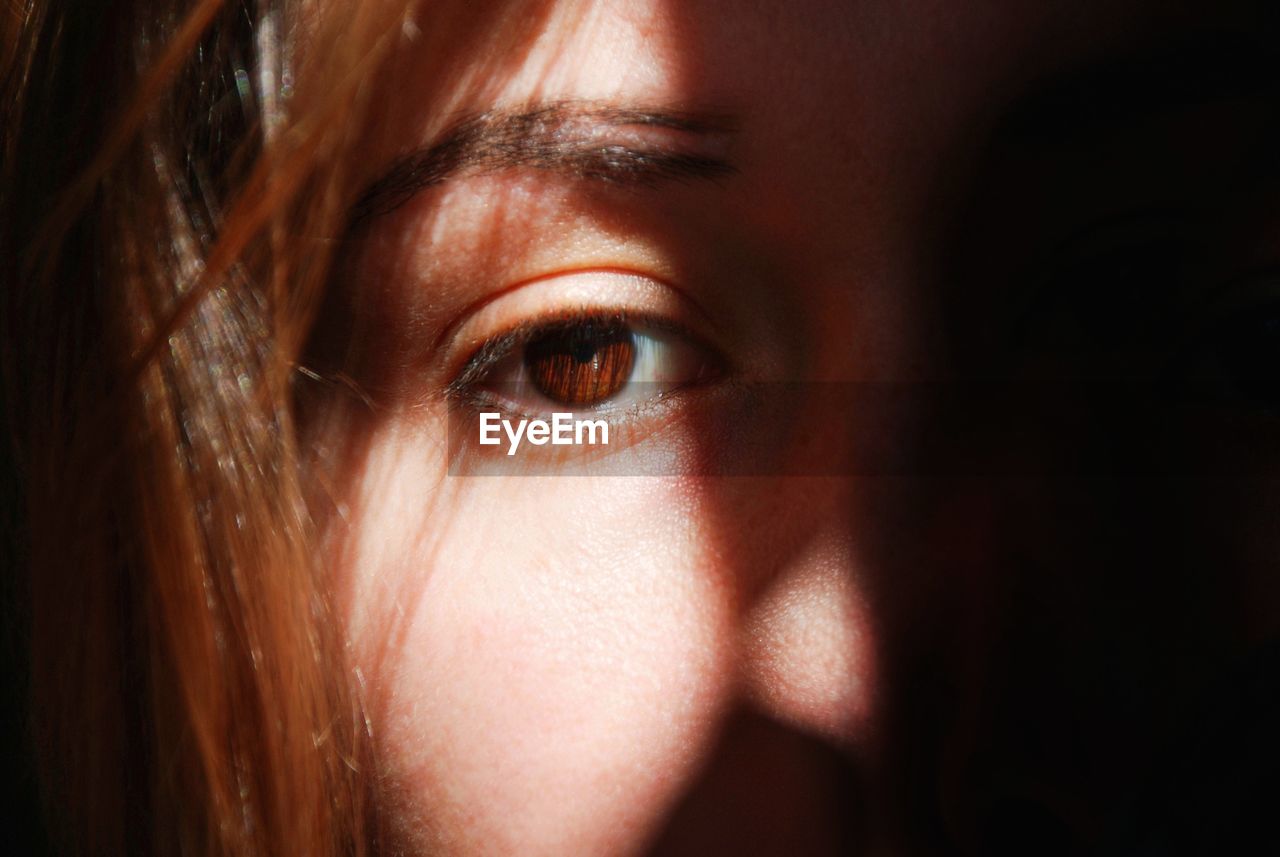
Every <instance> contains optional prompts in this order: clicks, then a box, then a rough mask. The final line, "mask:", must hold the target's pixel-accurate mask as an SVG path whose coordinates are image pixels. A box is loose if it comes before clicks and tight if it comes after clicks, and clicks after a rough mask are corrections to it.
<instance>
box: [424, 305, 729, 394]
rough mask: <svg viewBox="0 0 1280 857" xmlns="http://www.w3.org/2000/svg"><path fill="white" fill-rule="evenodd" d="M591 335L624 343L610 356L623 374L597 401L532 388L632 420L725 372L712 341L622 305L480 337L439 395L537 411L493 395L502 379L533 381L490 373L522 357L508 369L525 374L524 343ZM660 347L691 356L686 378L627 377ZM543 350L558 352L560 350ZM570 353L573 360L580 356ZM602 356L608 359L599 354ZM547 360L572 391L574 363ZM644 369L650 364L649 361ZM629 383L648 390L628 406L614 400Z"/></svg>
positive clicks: (537, 320)
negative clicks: (618, 362)
mask: <svg viewBox="0 0 1280 857" xmlns="http://www.w3.org/2000/svg"><path fill="white" fill-rule="evenodd" d="M593 334H594V335H595V336H597V337H600V336H605V337H606V338H612V339H613V340H614V344H619V345H621V344H622V343H623V342H624V341H625V343H626V345H625V347H624V348H623V349H622V350H623V351H624V352H626V355H625V357H616V356H615V357H614V358H613V359H615V362H616V360H625V366H623V367H622V368H621V374H623V375H625V377H621V379H620V381H621V383H620V385H619V386H618V387H617V389H615V390H613V391H612V392H610V393H609V394H608V395H606V396H601V397H600V399H599V400H598V401H591V402H578V403H574V402H569V401H563V400H557V399H554V398H552V397H550V396H548V395H546V393H545V390H540V391H539V392H541V393H542V395H543V397H544V398H545V399H546V400H547V403H548V404H550V405H554V406H555V407H556V409H557V410H574V411H593V412H602V411H607V412H609V413H612V414H615V415H617V416H619V417H621V418H622V419H627V418H634V417H636V416H638V414H639V412H641V411H643V410H645V409H646V405H651V404H653V403H654V401H653V400H659V399H665V398H666V397H667V396H668V395H669V394H672V393H676V392H680V391H683V390H686V389H688V388H690V387H696V386H701V385H704V384H709V383H711V382H713V381H715V380H718V379H719V378H720V377H722V376H723V374H724V372H725V361H724V360H723V358H722V357H721V356H720V355H719V353H718V352H717V351H716V350H715V349H714V348H713V347H711V346H710V345H709V344H707V343H706V342H704V341H703V340H702V339H701V338H700V337H698V336H696V335H695V334H693V333H692V332H691V331H689V330H687V329H685V328H683V327H682V326H680V325H678V324H674V323H672V322H671V321H670V320H668V319H666V318H662V317H658V316H654V315H649V314H636V313H631V312H628V311H626V310H607V309H593V308H581V309H576V310H572V311H568V312H560V313H553V314H550V315H547V316H542V317H539V318H533V319H529V320H526V321H523V322H520V323H519V324H517V325H515V326H514V327H512V328H510V329H508V330H506V331H504V332H502V333H499V334H497V335H495V336H492V337H490V338H489V339H487V340H485V341H484V342H483V343H482V344H481V345H480V346H479V347H478V348H477V349H476V350H475V351H474V352H473V353H472V355H471V356H470V357H469V358H468V359H467V361H466V362H465V364H464V365H463V367H462V369H461V370H460V371H459V372H458V375H457V378H456V379H455V380H454V381H453V382H451V383H450V384H449V386H448V388H447V390H446V395H447V396H448V398H449V399H450V400H451V401H453V402H458V403H462V404H465V405H468V406H470V407H471V408H472V409H473V410H481V409H484V410H493V409H495V408H496V409H498V410H501V411H504V412H505V413H506V414H507V415H508V416H513V417H537V416H545V414H541V413H526V412H524V411H523V410H522V407H521V405H520V404H519V403H518V402H515V401H512V398H511V397H504V396H502V394H501V393H502V390H501V389H500V388H501V386H502V385H503V384H504V383H505V384H508V385H513V386H512V388H513V389H515V388H516V387H518V385H520V384H531V385H533V386H534V387H535V388H536V387H537V386H538V385H537V383H536V381H535V380H529V379H522V380H521V381H520V382H511V381H507V382H503V381H502V380H501V379H495V378H494V375H495V374H496V373H499V372H501V371H502V367H503V365H504V364H506V363H509V362H511V361H513V360H516V359H519V360H521V361H522V362H521V364H520V365H519V367H513V368H517V369H519V370H522V371H523V373H524V374H529V366H528V361H529V352H528V349H529V347H530V346H531V345H535V344H537V343H538V342H539V341H543V342H545V341H547V340H549V339H554V338H555V337H557V336H559V337H561V338H562V339H569V340H572V338H573V337H575V336H576V337H578V339H579V341H580V342H581V341H582V337H584V336H585V337H586V338H587V340H588V341H597V340H595V339H592V338H591V337H592V335H593ZM601 341H603V340H601ZM663 347H667V348H687V349H688V352H689V354H690V355H693V358H694V360H696V366H697V368H696V370H695V371H693V372H691V373H689V375H690V377H688V378H682V379H680V380H676V381H669V382H638V381H635V380H633V378H634V376H635V375H636V374H637V372H638V371H639V367H641V366H642V365H648V364H655V363H656V362H658V363H660V360H657V359H656V358H655V357H654V352H655V351H657V350H659V349H661V348H663ZM551 350H552V351H564V350H565V349H564V348H560V349H551ZM600 350H601V349H599V348H596V349H592V352H591V353H592V359H593V363H592V366H593V368H598V367H599V365H600V363H599V361H598V360H596V357H597V356H598V355H599V352H600ZM576 359H578V360H580V361H581V358H576ZM608 359H610V358H606V360H608ZM551 360H552V363H551V368H550V370H549V371H551V372H557V371H559V372H561V373H563V372H565V371H568V372H569V373H571V377H570V379H568V380H566V379H565V378H564V377H563V375H561V376H560V377H559V378H558V380H559V381H562V382H564V383H565V384H567V385H568V386H567V387H564V388H563V389H569V390H577V389H578V388H575V387H574V386H573V385H574V383H575V382H574V381H573V378H572V373H573V371H574V368H575V366H574V365H573V364H572V363H571V365H570V368H568V369H566V368H565V365H564V364H565V360H564V359H563V358H560V359H559V360H557V358H556V357H554V356H553V357H552V358H551ZM582 365H586V361H582ZM649 368H653V366H652V365H650V367H649ZM612 369H613V370H618V369H619V367H618V366H613V367H612ZM606 371H608V369H606ZM614 380H618V379H617V378H615V379H614ZM636 383H652V384H653V385H654V387H655V392H654V394H653V395H652V396H650V397H649V400H646V401H642V402H639V403H637V404H636V405H634V406H632V407H620V406H619V404H618V402H617V401H616V400H617V399H618V398H619V397H620V396H621V395H622V393H623V391H624V390H625V389H627V388H628V387H630V386H632V385H634V384H636ZM664 385H665V386H664ZM495 388H498V389H495ZM595 391H596V390H595V389H593V390H592V392H595ZM579 392H580V390H579ZM504 398H505V400H504Z"/></svg>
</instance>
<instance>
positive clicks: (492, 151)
mask: <svg viewBox="0 0 1280 857" xmlns="http://www.w3.org/2000/svg"><path fill="white" fill-rule="evenodd" d="M644 128H650V129H659V130H662V131H665V132H673V133H670V134H668V135H667V138H668V139H672V138H674V140H679V139H680V138H686V139H688V140H689V141H690V142H692V141H694V140H698V141H700V142H702V143H703V150H702V151H699V150H698V149H697V148H696V147H693V146H685V147H682V146H681V145H679V143H674V142H673V143H660V142H656V141H655V142H647V141H646V142H643V143H641V142H638V141H637V140H636V138H637V137H638V136H641V135H637V134H635V133H634V130H635V129H644ZM628 129H632V133H631V134H629V135H625V136H628V137H630V138H631V139H628V140H626V142H622V141H621V140H620V137H621V136H623V133H622V132H626V131H627V130H628ZM734 129H735V125H734V123H733V122H732V121H731V120H730V119H729V118H728V117H726V116H723V115H717V114H693V113H687V112H682V111H670V110H654V109H645V108H630V107H618V106H611V105H604V104H597V103H592V102H581V101H557V102H551V103H546V104H540V105H534V106H531V107H528V108H524V109H517V110H491V111H488V112H484V113H478V114H471V115H467V116H464V117H463V118H461V119H459V120H458V121H456V122H454V123H453V124H452V125H450V126H449V128H448V129H447V130H446V131H445V132H444V133H443V134H442V135H441V136H440V137H439V138H438V139H436V140H435V141H433V142H432V143H430V144H428V145H427V146H424V147H423V148H421V149H417V150H415V151H413V152H411V153H409V154H408V155H405V156H403V157H401V158H399V159H398V160H396V161H395V162H394V163H393V164H392V165H391V167H390V168H389V169H388V170H387V171H386V172H385V173H384V174H383V175H382V176H381V177H380V178H378V179H377V180H376V181H374V182H373V183H372V184H370V185H369V186H368V187H367V188H366V189H365V190H364V192H363V193H362V194H361V195H360V197H359V199H358V201H357V202H356V204H355V205H354V206H353V207H352V209H351V214H350V219H349V223H350V224H351V225H352V226H355V225H357V224H359V223H361V222H363V221H366V220H369V219H370V218H374V217H378V216H380V215H383V214H388V213H390V212H391V211H394V210H395V209H397V208H399V207H400V206H402V205H404V204H405V203H406V202H408V201H409V200H410V199H411V198H412V197H413V196H414V195H416V194H417V193H419V192H420V191H423V190H425V189H427V188H430V187H434V186H436V185H439V184H442V183H443V182H445V181H447V180H448V179H450V178H453V177H456V176H458V175H460V174H468V175H485V174H490V173H494V172H499V171H502V170H509V169H520V168H524V169H536V170H546V171H549V172H554V173H558V174H561V175H565V176H568V177H571V178H576V179H586V180H592V181H598V182H604V183H607V184H614V185H623V186H632V187H653V186H655V185H657V184H660V183H662V182H666V181H684V180H695V179H706V180H716V179H720V178H723V177H725V176H728V175H732V174H733V173H735V172H736V169H735V168H734V167H733V165H732V164H730V163H729V162H728V161H727V160H725V159H724V158H723V157H720V156H719V155H716V154H711V153H709V152H708V151H707V149H708V148H715V149H718V148H720V147H719V146H710V147H708V146H707V145H706V144H707V143H715V142H717V141H721V140H723V139H724V138H726V137H728V136H729V135H731V134H732V133H733V131H734Z"/></svg>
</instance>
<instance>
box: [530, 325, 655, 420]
mask: <svg viewBox="0 0 1280 857" xmlns="http://www.w3.org/2000/svg"><path fill="white" fill-rule="evenodd" d="M635 358H636V343H635V337H634V336H633V334H632V332H631V330H630V329H629V328H628V327H627V326H625V325H624V324H623V323H622V322H621V321H620V320H603V321H584V322H580V323H569V324H561V325H553V326H550V327H548V328H544V329H543V330H541V331H539V332H538V333H536V334H535V335H534V336H533V337H532V338H531V339H530V340H529V342H527V343H526V344H525V347H524V366H525V369H526V371H527V372H528V376H529V380H530V381H531V382H532V383H533V386H534V387H535V388H536V389H537V390H538V392H539V393H541V394H542V395H544V396H546V397H547V398H548V399H550V400H551V401H553V402H555V403H556V404H562V405H577V406H590V405H598V404H600V403H601V402H604V401H606V400H608V399H611V398H613V397H614V396H616V395H617V394H618V393H619V391H621V390H622V388H623V386H624V385H625V384H626V383H627V381H628V380H629V378H630V377H631V372H632V369H633V367H634V366H635Z"/></svg>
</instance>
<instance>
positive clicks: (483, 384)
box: [447, 272, 727, 446]
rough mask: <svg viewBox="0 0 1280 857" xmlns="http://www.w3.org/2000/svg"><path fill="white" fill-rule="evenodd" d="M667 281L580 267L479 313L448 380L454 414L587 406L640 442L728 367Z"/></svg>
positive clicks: (571, 410)
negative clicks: (667, 289)
mask: <svg viewBox="0 0 1280 857" xmlns="http://www.w3.org/2000/svg"><path fill="white" fill-rule="evenodd" d="M664 290H665V287H664V286H661V285H659V284H655V283H652V282H646V281H645V280H644V278H641V277H638V276H635V275H622V274H616V273H613V272H575V273H573V274H570V275H566V276H563V277H557V278H553V279H552V281H550V282H540V283H538V284H537V285H536V287H535V288H534V289H533V290H532V291H533V292H534V294H532V295H526V296H521V297H519V298H514V299H511V300H509V301H506V302H504V303H506V305H505V306H502V305H499V306H495V307H494V308H493V309H492V310H491V311H487V312H483V313H479V314H478V315H479V316H481V317H479V318H477V319H474V320H473V321H472V322H471V323H469V324H468V327H470V328H471V330H470V333H469V336H468V337H467V339H468V341H469V342H470V343H471V348H470V353H469V355H468V356H467V357H466V358H465V359H464V360H463V362H462V365H461V368H460V369H459V370H458V371H457V372H456V374H455V377H454V379H453V380H452V381H451V382H450V383H449V386H448V390H447V394H448V398H449V401H450V406H451V410H452V411H453V412H454V415H455V417H456V416H459V415H462V416H465V417H467V420H466V422H467V423H468V424H469V423H470V422H471V421H472V419H473V418H474V417H475V416H476V415H478V414H481V413H486V412H491V413H497V414H500V415H501V416H502V417H503V418H504V419H508V420H537V419H542V420H550V419H552V417H553V416H554V415H555V414H569V415H572V416H573V417H586V416H590V417H591V418H593V419H605V420H607V421H608V422H609V423H610V425H611V426H612V427H613V429H614V432H615V435H614V436H615V438H616V440H615V441H614V442H613V445H615V446H623V445H627V444H629V443H634V442H636V441H637V440H638V439H639V438H641V437H643V436H644V434H645V432H644V429H646V428H648V427H652V426H654V425H656V424H658V423H662V422H663V421H664V420H665V419H666V418H669V417H671V416H672V415H673V412H674V411H676V410H678V409H679V408H680V407H681V406H682V404H683V403H684V401H685V398H686V397H687V396H688V395H689V394H691V393H692V392H693V391H696V390H699V389H703V388H706V387H708V386H712V385H714V384H716V383H717V382H719V381H720V380H722V379H723V378H724V377H725V374H726V371H727V362H726V360H725V359H724V358H723V356H722V352H721V351H720V350H719V349H718V348H717V347H716V346H714V345H712V344H711V343H710V342H709V341H708V339H707V338H706V337H704V336H703V335H701V334H700V333H698V332H697V331H695V330H694V327H693V325H692V324H690V323H689V317H690V316H691V315H693V313H690V312H689V309H688V307H687V306H685V304H684V302H683V301H681V300H679V299H675V300H672V299H670V296H669V295H665V294H664ZM468 433H470V432H468Z"/></svg>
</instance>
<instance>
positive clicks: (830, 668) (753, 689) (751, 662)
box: [738, 520, 875, 744]
mask: <svg viewBox="0 0 1280 857" xmlns="http://www.w3.org/2000/svg"><path fill="white" fill-rule="evenodd" d="M857 571H858V570H857V563H856V560H855V557H854V554H853V548H852V545H851V544H850V538H849V536H848V534H847V524H846V523H845V522H842V521H839V520H836V521H833V522H831V523H830V524H829V525H826V526H824V527H823V529H821V530H820V531H819V532H818V533H816V534H814V535H813V536H812V537H811V540H809V541H808V542H807V543H805V544H803V545H801V546H800V547H799V549H798V551H797V552H796V553H795V554H793V555H792V556H790V557H787V558H786V560H785V565H783V567H781V568H779V569H778V570H777V571H776V572H775V573H773V574H772V575H770V576H769V577H768V578H767V579H766V581H765V583H764V584H763V586H762V588H761V590H760V591H759V593H758V594H757V595H756V597H755V598H753V599H752V601H751V603H750V604H749V605H748V607H747V609H746V611H745V613H744V616H743V619H742V623H741V625H740V632H739V633H740V636H739V646H738V669H739V679H740V684H741V688H742V692H743V694H744V695H745V697H746V698H747V700H749V702H750V703H752V704H753V705H754V706H756V707H757V708H758V709H759V710H760V711H761V712H762V713H763V714H766V715H768V716H770V717H773V718H775V719H777V720H779V721H781V722H783V723H786V724H788V725H790V726H792V727H794V728H797V729H799V730H801V731H804V732H808V733H810V734H813V735H815V736H817V737H821V738H824V739H826V740H829V741H832V742H833V743H837V744H843V743H848V742H850V741H852V740H855V739H856V738H857V733H858V731H859V729H860V728H861V727H863V726H865V725H866V723H867V720H868V718H869V716H870V714H871V694H872V693H873V691H874V686H875V675H874V674H875V652H874V638H873V633H872V628H871V623H870V616H869V611H868V609H867V606H866V603H865V600H864V598H863V597H862V594H861V593H860V592H859V589H858V584H857V581H858V574H857Z"/></svg>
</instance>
